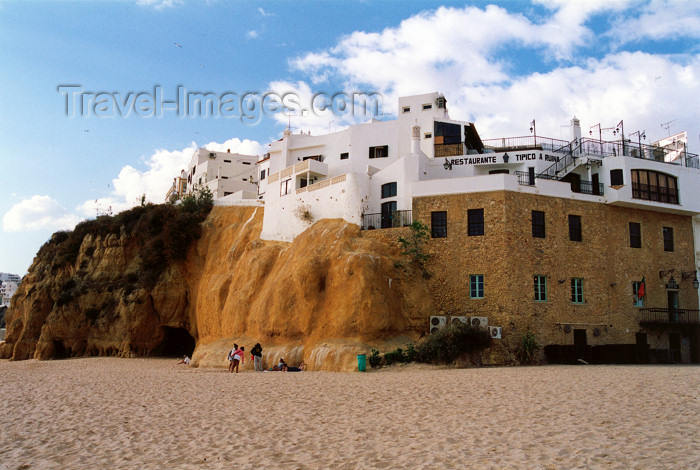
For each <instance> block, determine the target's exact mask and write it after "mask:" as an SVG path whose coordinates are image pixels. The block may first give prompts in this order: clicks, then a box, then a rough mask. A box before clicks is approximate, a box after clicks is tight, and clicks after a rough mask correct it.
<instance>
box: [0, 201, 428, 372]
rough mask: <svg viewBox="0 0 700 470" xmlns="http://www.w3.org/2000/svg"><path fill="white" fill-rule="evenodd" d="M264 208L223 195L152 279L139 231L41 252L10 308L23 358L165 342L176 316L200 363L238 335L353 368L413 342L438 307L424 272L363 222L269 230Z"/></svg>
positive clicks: (275, 352)
mask: <svg viewBox="0 0 700 470" xmlns="http://www.w3.org/2000/svg"><path fill="white" fill-rule="evenodd" d="M262 214H263V209H262V208H255V207H215V208H214V209H213V210H212V212H211V213H210V214H209V216H208V217H207V219H206V220H205V222H204V223H203V228H202V235H201V238H200V239H199V240H198V241H197V242H195V243H193V244H192V245H191V246H190V248H189V252H188V254H187V257H186V259H185V260H184V261H183V262H177V263H172V264H170V265H169V266H168V267H167V269H166V270H165V271H164V272H163V274H162V275H161V277H160V279H159V280H158V282H157V283H155V285H153V286H150V287H148V288H146V287H143V286H142V285H140V284H139V283H138V282H135V279H136V278H137V275H138V269H139V260H138V259H137V258H138V256H135V253H137V252H138V250H137V249H136V247H134V246H133V243H132V241H131V240H130V238H129V237H128V236H124V235H123V234H122V236H121V237H116V236H111V235H110V236H107V237H105V239H102V238H101V237H95V238H93V237H91V236H89V235H88V236H86V237H85V239H84V240H83V243H82V245H81V246H80V252H79V254H78V258H77V260H76V261H75V263H74V265H73V266H68V267H66V266H64V267H61V268H59V269H55V268H53V270H52V264H51V262H52V260H51V259H50V258H47V257H44V258H42V257H41V256H37V258H36V259H35V262H34V263H33V265H32V267H31V268H30V272H29V274H28V275H27V277H26V278H25V280H24V281H23V282H22V284H21V286H20V289H19V290H18V292H17V293H16V294H15V297H14V298H13V305H12V308H11V309H10V310H9V311H8V314H7V325H8V326H7V328H8V330H7V338H6V343H4V344H3V345H2V346H1V349H0V355H1V356H2V357H5V358H7V357H10V358H12V359H15V360H19V359H28V358H32V357H35V358H38V359H47V358H50V357H60V356H79V355H85V354H95V355H109V354H116V355H122V356H130V355H148V354H154V353H157V352H158V351H159V348H161V349H162V347H163V342H164V328H163V327H170V328H185V329H186V330H187V331H188V332H189V333H190V335H192V337H193V338H194V339H195V340H196V344H197V348H196V351H195V354H194V358H193V359H194V361H193V362H194V364H195V365H201V366H226V361H225V356H226V351H228V349H230V347H231V346H232V344H233V342H234V341H235V342H238V343H239V344H242V345H245V346H246V350H249V349H250V348H251V347H252V346H253V345H254V344H255V343H256V342H260V343H261V344H262V345H263V347H264V351H265V359H266V362H267V363H268V364H266V365H271V364H272V363H274V362H276V360H277V359H278V357H277V356H280V355H283V354H285V355H286V356H287V362H290V363H295V362H301V361H304V362H307V363H308V364H309V366H310V367H311V368H314V369H326V370H351V369H353V368H354V367H355V365H356V359H355V354H357V353H365V352H368V351H369V348H370V347H371V346H377V347H379V346H381V347H385V346H386V345H387V344H393V343H396V344H398V345H401V344H405V342H406V341H408V340H410V339H415V338H416V337H417V336H418V334H419V333H420V332H421V331H423V330H424V325H423V324H424V323H425V322H426V319H427V318H428V317H429V316H430V315H431V314H433V311H434V308H433V305H432V301H431V299H430V296H429V295H428V292H427V289H426V286H425V284H424V282H423V279H422V276H421V273H420V272H418V271H417V270H415V269H413V268H412V267H411V266H410V263H407V262H406V261H405V260H403V261H404V262H403V263H397V261H399V260H401V256H400V254H399V253H398V250H397V249H396V248H395V247H391V246H389V245H387V244H384V243H382V242H380V241H378V240H373V239H368V238H360V237H359V236H358V235H359V227H357V226H355V225H350V224H348V223H346V222H345V221H343V220H321V221H319V222H317V223H315V224H314V225H313V226H311V227H310V228H309V229H308V230H306V231H305V232H304V233H302V234H301V235H300V236H298V237H297V238H296V239H295V241H294V242H293V243H291V244H290V243H283V242H274V241H264V240H260V239H259V238H258V237H259V234H260V230H261V227H262V219H263V218H262Z"/></svg>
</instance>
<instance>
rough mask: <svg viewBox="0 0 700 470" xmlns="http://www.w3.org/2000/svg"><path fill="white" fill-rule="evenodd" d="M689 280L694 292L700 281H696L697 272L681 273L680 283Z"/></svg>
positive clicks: (699, 285)
mask: <svg viewBox="0 0 700 470" xmlns="http://www.w3.org/2000/svg"><path fill="white" fill-rule="evenodd" d="M690 278H692V279H693V288H694V289H695V290H697V289H698V287H700V281H698V272H697V271H689V272H687V273H681V281H686V280H688V279H690Z"/></svg>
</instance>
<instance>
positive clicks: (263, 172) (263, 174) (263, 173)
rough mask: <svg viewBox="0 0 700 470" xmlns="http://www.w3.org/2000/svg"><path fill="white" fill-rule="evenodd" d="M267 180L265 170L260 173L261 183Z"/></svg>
mask: <svg viewBox="0 0 700 470" xmlns="http://www.w3.org/2000/svg"><path fill="white" fill-rule="evenodd" d="M264 179H265V170H263V171H261V172H260V181H262V180H264Z"/></svg>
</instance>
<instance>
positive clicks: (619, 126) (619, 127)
mask: <svg viewBox="0 0 700 470" xmlns="http://www.w3.org/2000/svg"><path fill="white" fill-rule="evenodd" d="M616 134H620V138H621V140H622V154H621V155H626V154H625V124H624V122H623V120H622V119H620V122H618V123H617V126H615V130H614V131H613V135H616Z"/></svg>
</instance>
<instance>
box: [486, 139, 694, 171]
mask: <svg viewBox="0 0 700 470" xmlns="http://www.w3.org/2000/svg"><path fill="white" fill-rule="evenodd" d="M483 143H484V147H486V148H490V149H493V150H494V151H495V152H504V151H508V150H527V149H536V150H543V151H545V152H560V153H565V154H570V155H573V156H575V157H580V156H581V155H592V156H600V157H616V156H621V155H626V156H630V157H635V158H641V159H644V160H654V161H657V162H662V163H668V164H669V165H682V166H686V167H688V168H700V160H699V159H698V155H697V154H694V153H689V152H688V151H686V150H685V149H673V148H664V147H656V146H654V145H647V144H642V143H640V142H632V141H630V140H627V139H625V141H621V140H617V141H612V142H609V141H605V140H598V139H591V138H588V137H584V138H581V139H579V140H578V141H571V142H567V141H566V140H560V139H552V138H549V137H540V136H537V137H534V136H522V137H501V138H499V139H486V140H484V141H483ZM564 168H566V167H564Z"/></svg>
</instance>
